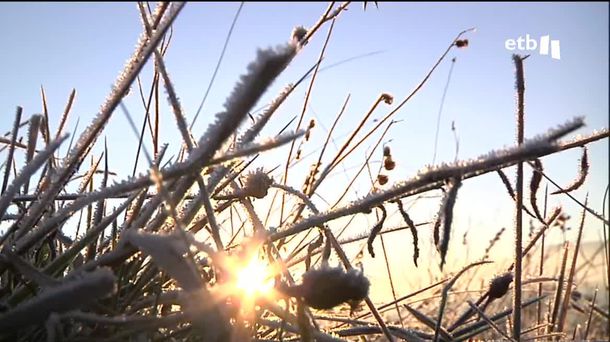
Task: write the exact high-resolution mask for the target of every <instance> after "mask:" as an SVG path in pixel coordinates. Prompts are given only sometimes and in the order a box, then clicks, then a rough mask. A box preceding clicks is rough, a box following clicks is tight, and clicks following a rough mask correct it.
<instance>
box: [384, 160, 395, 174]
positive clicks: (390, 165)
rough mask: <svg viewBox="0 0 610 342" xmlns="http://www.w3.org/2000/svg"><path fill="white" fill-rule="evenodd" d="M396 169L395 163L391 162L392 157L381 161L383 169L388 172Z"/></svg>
mask: <svg viewBox="0 0 610 342" xmlns="http://www.w3.org/2000/svg"><path fill="white" fill-rule="evenodd" d="M395 167H396V163H395V162H394V161H393V160H392V157H387V158H386V159H385V160H384V161H383V168H384V169H386V170H388V171H390V170H394V168H395Z"/></svg>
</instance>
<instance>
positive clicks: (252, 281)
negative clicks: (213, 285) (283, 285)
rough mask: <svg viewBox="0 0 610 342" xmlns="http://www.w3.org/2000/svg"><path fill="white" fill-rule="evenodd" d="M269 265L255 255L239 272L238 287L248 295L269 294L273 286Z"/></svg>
mask: <svg viewBox="0 0 610 342" xmlns="http://www.w3.org/2000/svg"><path fill="white" fill-rule="evenodd" d="M270 278H271V274H270V271H269V268H268V267H267V265H265V264H264V263H262V262H261V261H260V260H258V258H256V257H254V258H252V260H250V262H249V263H248V264H247V265H246V266H245V267H244V268H242V269H241V270H240V271H239V272H238V274H237V288H238V289H239V290H240V291H243V293H244V294H245V295H246V296H248V297H252V296H254V295H257V294H258V295H264V294H268V293H269V292H270V291H271V289H272V288H273V279H272V278H271V279H270Z"/></svg>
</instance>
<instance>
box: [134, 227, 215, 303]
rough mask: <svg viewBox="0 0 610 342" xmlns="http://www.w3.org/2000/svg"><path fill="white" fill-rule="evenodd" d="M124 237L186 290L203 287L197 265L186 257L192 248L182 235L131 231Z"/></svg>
mask: <svg viewBox="0 0 610 342" xmlns="http://www.w3.org/2000/svg"><path fill="white" fill-rule="evenodd" d="M123 235H124V239H125V241H126V242H127V243H129V244H131V245H133V246H135V247H136V248H138V249H139V250H141V251H142V252H143V253H144V254H147V255H150V256H151V257H152V259H153V262H154V263H155V264H157V266H159V267H160V268H161V269H163V270H165V271H166V272H167V273H168V274H169V275H170V276H171V277H172V278H174V279H175V280H176V281H177V282H178V284H180V286H181V287H182V288H183V289H184V290H186V291H189V292H190V291H195V290H198V289H200V288H201V287H202V286H203V281H202V280H201V277H200V276H199V272H197V269H196V268H195V265H193V264H192V263H189V258H185V257H184V255H185V254H187V253H188V251H189V248H190V246H189V244H188V243H187V242H186V241H185V240H184V239H183V237H182V235H181V234H178V233H172V234H169V235H161V234H153V233H146V232H143V231H136V230H133V229H130V230H127V231H125V232H124V233H123Z"/></svg>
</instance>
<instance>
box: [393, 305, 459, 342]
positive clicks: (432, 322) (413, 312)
mask: <svg viewBox="0 0 610 342" xmlns="http://www.w3.org/2000/svg"><path fill="white" fill-rule="evenodd" d="M404 307H405V309H407V311H409V312H410V313H411V315H413V317H415V318H416V319H417V320H418V321H420V322H422V323H423V324H424V325H425V326H427V327H428V328H430V329H433V330H434V329H436V321H435V320H434V319H432V318H430V317H428V316H427V315H425V314H424V313H422V312H420V311H419V310H417V309H414V308H412V307H410V306H409V305H404ZM440 334H441V335H442V336H443V338H444V339H445V340H447V341H451V340H453V336H451V334H450V333H449V332H448V331H447V330H445V328H443V327H441V328H440Z"/></svg>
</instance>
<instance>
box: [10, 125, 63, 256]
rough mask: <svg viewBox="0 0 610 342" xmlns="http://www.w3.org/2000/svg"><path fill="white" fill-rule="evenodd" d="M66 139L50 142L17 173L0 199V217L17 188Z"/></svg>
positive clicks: (15, 226)
mask: <svg viewBox="0 0 610 342" xmlns="http://www.w3.org/2000/svg"><path fill="white" fill-rule="evenodd" d="M67 138H68V135H65V136H63V137H61V138H59V139H57V140H54V141H52V142H51V143H50V144H48V145H47V147H46V148H45V149H44V151H41V152H39V153H38V154H37V155H36V156H35V157H34V158H33V159H32V160H31V161H30V162H29V163H28V164H26V165H25V166H24V167H23V169H21V171H20V172H19V174H18V175H17V177H15V179H14V180H13V182H12V183H11V185H10V186H9V187H8V188H7V189H6V191H5V192H4V193H3V194H2V196H1V197H0V215H4V214H5V213H6V210H7V209H8V207H9V206H10V205H11V201H12V200H13V198H14V197H15V195H16V194H17V193H18V192H19V188H20V187H21V186H22V185H23V184H25V183H26V182H27V181H28V180H29V179H30V178H31V177H32V175H33V174H34V173H35V172H36V171H37V170H38V169H39V168H40V167H41V166H42V165H44V164H45V163H46V162H47V161H48V160H49V158H51V157H52V155H53V153H54V152H55V150H56V149H57V148H58V147H59V145H61V143H62V142H64V141H65V140H66V139H67ZM17 227H18V226H17V224H16V223H15V224H14V225H13V226H12V227H11V228H10V229H9V230H7V231H6V233H5V234H4V235H3V236H2V238H0V245H2V244H3V243H4V241H5V240H6V238H8V236H9V234H10V233H11V232H14V231H15V229H16V228H17Z"/></svg>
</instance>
